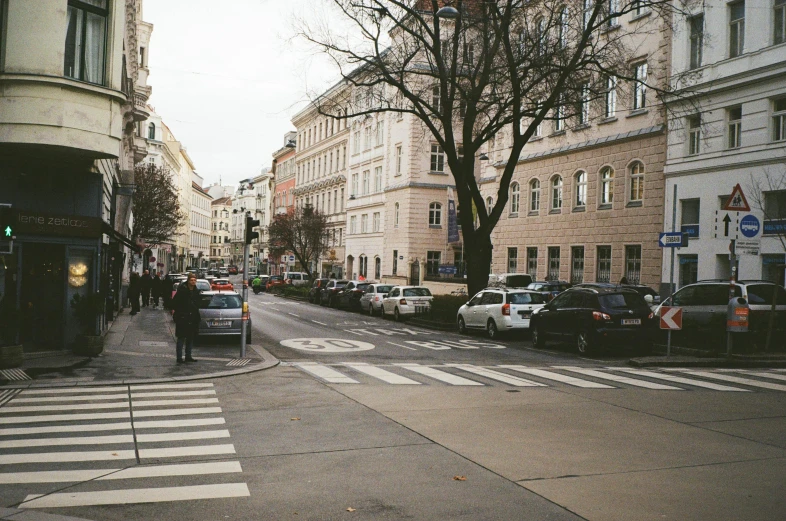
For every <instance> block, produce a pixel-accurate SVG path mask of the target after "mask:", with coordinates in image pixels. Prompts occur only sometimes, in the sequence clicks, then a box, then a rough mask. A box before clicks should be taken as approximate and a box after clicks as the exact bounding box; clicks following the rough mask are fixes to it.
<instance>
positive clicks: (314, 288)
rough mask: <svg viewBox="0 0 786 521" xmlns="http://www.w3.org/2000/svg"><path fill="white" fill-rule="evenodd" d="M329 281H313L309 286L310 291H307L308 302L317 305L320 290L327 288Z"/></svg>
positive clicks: (323, 279)
mask: <svg viewBox="0 0 786 521" xmlns="http://www.w3.org/2000/svg"><path fill="white" fill-rule="evenodd" d="M329 280H330V279H325V278H322V279H314V282H313V283H312V284H311V289H309V290H308V301H309V302H311V303H312V304H314V303H319V302H320V299H321V294H322V290H323V289H324V288H325V286H327V283H328V281H329Z"/></svg>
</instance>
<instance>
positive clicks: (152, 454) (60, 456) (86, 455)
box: [0, 444, 235, 465]
mask: <svg viewBox="0 0 786 521" xmlns="http://www.w3.org/2000/svg"><path fill="white" fill-rule="evenodd" d="M217 454H235V447H234V445H231V444H225V445H194V446H190V447H166V448H157V449H139V457H140V458H151V459H152V458H179V457H182V456H213V455H217ZM135 459H136V452H135V451H133V450H93V451H72V452H38V453H34V452H26V453H21V454H0V465H13V464H18V463H66V462H69V463H73V462H78V461H113V460H117V461H120V460H135Z"/></svg>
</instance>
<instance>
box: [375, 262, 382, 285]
mask: <svg viewBox="0 0 786 521" xmlns="http://www.w3.org/2000/svg"><path fill="white" fill-rule="evenodd" d="M374 278H375V279H376V280H379V279H380V278H382V259H380V258H379V257H374Z"/></svg>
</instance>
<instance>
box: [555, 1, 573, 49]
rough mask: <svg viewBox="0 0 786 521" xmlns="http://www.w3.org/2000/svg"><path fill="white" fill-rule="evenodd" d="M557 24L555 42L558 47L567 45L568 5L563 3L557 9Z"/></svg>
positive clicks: (568, 26) (561, 47) (562, 47)
mask: <svg viewBox="0 0 786 521" xmlns="http://www.w3.org/2000/svg"><path fill="white" fill-rule="evenodd" d="M558 23H559V26H558V27H557V44H558V45H559V47H560V49H564V48H565V47H567V46H568V31H569V29H570V25H569V23H570V18H569V13H568V7H567V6H565V5H563V6H562V7H560V9H559V22H558Z"/></svg>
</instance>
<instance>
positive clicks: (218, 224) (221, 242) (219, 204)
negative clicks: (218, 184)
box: [210, 197, 232, 266]
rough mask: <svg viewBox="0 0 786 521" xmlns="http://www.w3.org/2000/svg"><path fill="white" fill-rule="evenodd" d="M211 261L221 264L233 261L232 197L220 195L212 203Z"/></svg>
mask: <svg viewBox="0 0 786 521" xmlns="http://www.w3.org/2000/svg"><path fill="white" fill-rule="evenodd" d="M210 211H211V225H210V262H211V263H216V264H218V265H219V266H229V264H230V263H231V260H232V258H231V247H230V244H231V243H230V230H229V224H230V223H231V222H232V221H231V218H230V216H231V215H232V199H231V198H230V197H220V198H218V199H214V200H213V201H212V202H211V203H210Z"/></svg>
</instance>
